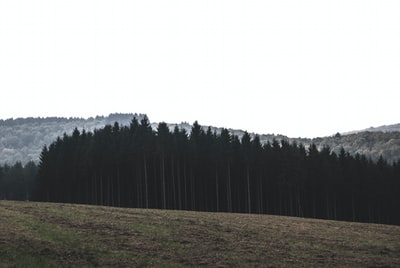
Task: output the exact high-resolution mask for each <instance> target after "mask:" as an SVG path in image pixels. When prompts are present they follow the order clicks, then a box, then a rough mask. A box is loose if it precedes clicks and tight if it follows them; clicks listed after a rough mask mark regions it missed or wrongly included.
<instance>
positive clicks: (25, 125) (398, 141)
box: [0, 113, 400, 164]
mask: <svg viewBox="0 0 400 268" xmlns="http://www.w3.org/2000/svg"><path fill="white" fill-rule="evenodd" d="M133 117H136V118H138V120H141V119H142V118H143V117H144V114H133V113H130V114H118V113H115V114H110V115H108V116H96V117H90V118H87V119H84V118H63V117H47V118H32V117H30V118H17V119H7V120H0V164H5V163H7V164H14V163H15V162H17V161H20V162H21V163H22V164H25V163H27V162H29V161H34V162H38V161H39V155H40V152H41V150H42V148H43V146H44V145H49V144H51V143H52V142H53V141H54V140H55V139H56V138H57V137H59V136H63V135H64V133H65V134H71V133H72V131H73V130H74V128H77V129H78V130H83V129H84V130H86V131H94V130H95V129H100V128H102V127H104V126H105V125H110V124H114V123H115V122H118V123H119V124H120V125H122V126H126V125H129V124H130V122H131V120H132V118H133ZM200 123H201V122H200ZM168 125H169V128H170V129H171V130H172V129H173V128H174V127H175V126H178V127H179V128H182V129H185V130H186V131H187V132H188V133H189V132H190V130H191V127H192V125H191V124H189V123H186V122H183V123H179V124H168ZM156 127H157V123H152V128H153V129H155V128H156ZM203 127H204V128H208V126H203ZM211 129H212V131H216V132H217V133H220V131H221V130H222V128H218V127H211ZM399 130H400V124H397V125H391V126H382V127H378V128H369V129H366V130H364V131H355V132H354V133H348V134H342V135H341V134H337V135H335V136H329V137H322V138H314V139H308V138H289V137H287V136H284V135H275V134H258V135H259V137H260V141H261V142H262V143H267V142H272V141H273V140H274V139H275V140H286V141H289V142H297V143H298V144H299V143H302V144H304V145H305V146H306V147H308V146H309V145H310V144H312V143H314V144H315V145H316V146H317V147H318V148H319V149H322V148H323V147H324V146H329V147H330V148H331V149H332V150H333V151H334V152H336V153H338V152H339V151H340V149H341V148H342V147H343V148H344V149H345V150H346V151H347V152H349V153H350V154H352V155H355V154H357V153H358V154H363V155H365V156H366V157H367V158H371V159H373V160H376V159H378V158H379V156H380V155H382V156H383V157H384V158H385V159H386V160H387V161H388V162H393V161H398V160H400V131H399ZM229 131H230V132H231V133H233V134H234V135H237V136H239V137H241V136H242V135H243V133H244V132H245V131H244V130H234V129H229ZM250 135H251V136H253V137H254V136H255V135H256V134H255V133H251V134H250Z"/></svg>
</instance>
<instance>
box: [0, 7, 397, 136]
mask: <svg viewBox="0 0 400 268" xmlns="http://www.w3.org/2000/svg"><path fill="white" fill-rule="evenodd" d="M399 95H400V1H398V0H393V1H385V0H377V1H369V0H360V1H355V0H343V1H342V0H335V1H333V0H332V1H324V0H301V1H298V0H290V1H285V0H282V1H281V0H279V1H267V0H262V1H252V0H243V1H236V0H226V1H225V0H223V1H218V0H210V1H206V0H197V1H191V0H181V1H176V0H168V1H165V0H157V1H152V0H142V1H133V0H127V1H122V0H113V1H111V0H110V1H103V0H93V1H86V0H68V1H60V0H48V1H43V0H35V1H31V0H29V1H19V0H12V1H9V0H0V118H2V119H6V118H16V117H29V116H33V117H37V116H41V117H46V116H65V117H70V116H77V117H90V116H96V115H108V114H109V113H114V112H120V113H125V112H132V113H146V114H147V115H148V116H149V118H150V120H151V121H153V122H160V121H166V122H170V123H179V122H182V121H187V122H189V123H192V122H193V121H195V120H198V121H199V123H200V124H201V125H213V126H221V127H228V128H239V129H244V130H248V131H249V132H257V133H265V134H267V133H275V134H278V133H279V134H284V135H288V136H290V137H299V136H301V137H316V136H326V135H332V134H334V133H336V132H345V131H350V130H356V129H363V128H367V127H370V126H380V125H384V124H394V123H400V105H399V103H400V101H399V99H400V98H399V97H398V96H399Z"/></svg>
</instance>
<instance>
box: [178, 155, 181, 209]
mask: <svg viewBox="0 0 400 268" xmlns="http://www.w3.org/2000/svg"><path fill="white" fill-rule="evenodd" d="M177 170H178V174H177V175H178V209H179V210H181V209H182V189H181V161H180V160H179V158H178V162H177Z"/></svg>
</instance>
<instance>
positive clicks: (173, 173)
mask: <svg viewBox="0 0 400 268" xmlns="http://www.w3.org/2000/svg"><path fill="white" fill-rule="evenodd" d="M171 179H172V209H176V208H177V205H176V185H175V161H174V157H173V156H172V155H171Z"/></svg>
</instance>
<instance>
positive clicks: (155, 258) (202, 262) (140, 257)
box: [0, 201, 400, 267]
mask: <svg viewBox="0 0 400 268" xmlns="http://www.w3.org/2000/svg"><path fill="white" fill-rule="evenodd" d="M0 214H1V215H2V223H1V225H0V241H1V244H0V259H1V260H2V262H1V264H0V267H82V266H85V267H99V266H100V267H148V266H158V267H159V266H162V267H192V266H208V267H210V266H211V267H232V266H237V267H399V266H400V227H398V226H390V225H377V224H361V223H347V222H336V221H323V220H314V219H302V218H291V217H278V216H268V215H248V214H228V213H205V212H187V211H171V210H144V209H127V208H124V209H122V208H111V207H102V206H87V205H71V204H62V203H58V204H56V203H33V202H10V201H0Z"/></svg>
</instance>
